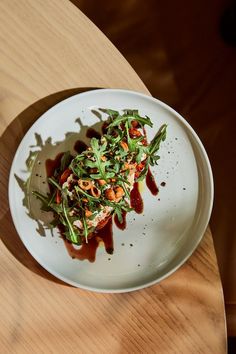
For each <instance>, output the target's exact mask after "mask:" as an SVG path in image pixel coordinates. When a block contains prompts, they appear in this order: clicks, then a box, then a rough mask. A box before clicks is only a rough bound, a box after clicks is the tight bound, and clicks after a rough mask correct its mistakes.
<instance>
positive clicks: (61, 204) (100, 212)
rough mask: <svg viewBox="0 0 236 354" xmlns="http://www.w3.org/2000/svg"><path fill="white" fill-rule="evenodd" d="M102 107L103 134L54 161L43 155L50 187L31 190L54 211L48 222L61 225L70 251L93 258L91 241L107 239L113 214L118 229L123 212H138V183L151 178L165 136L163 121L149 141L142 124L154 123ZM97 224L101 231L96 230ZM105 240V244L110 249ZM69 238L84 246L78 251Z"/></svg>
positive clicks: (139, 210)
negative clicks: (42, 191)
mask: <svg viewBox="0 0 236 354" xmlns="http://www.w3.org/2000/svg"><path fill="white" fill-rule="evenodd" d="M103 111H105V112H106V113H108V115H109V117H108V120H107V121H105V122H104V123H103V126H102V130H103V135H102V136H101V137H99V139H98V138H96V137H92V139H91V141H90V146H89V147H85V146H84V147H83V149H82V151H81V152H80V153H79V154H77V155H76V156H75V157H73V156H72V155H71V153H70V151H67V152H65V153H63V154H60V155H59V158H58V157H57V158H56V160H55V161H54V163H53V164H52V163H51V162H50V161H48V160H46V168H47V171H48V182H49V184H50V185H49V187H50V191H49V193H48V194H47V195H43V194H41V193H40V192H38V191H33V194H34V195H35V196H36V197H37V198H38V199H40V200H41V202H42V209H43V210H44V211H52V212H53V214H54V219H53V221H52V224H53V225H54V226H56V225H57V226H58V227H59V230H60V232H61V234H62V236H63V237H64V239H65V240H66V241H67V243H66V245H67V248H68V250H69V253H70V254H71V256H72V257H73V258H78V259H80V260H83V259H86V258H87V259H88V260H89V261H95V251H96V248H97V247H94V246H95V245H96V246H98V245H99V241H103V242H104V240H106V239H107V230H104V228H105V226H106V225H107V223H110V222H111V220H110V219H111V217H112V216H113V215H114V217H115V220H116V224H117V226H118V227H120V228H122V226H123V225H124V224H125V218H126V213H127V212H129V211H132V210H135V211H136V212H137V213H140V212H142V205H140V200H141V196H140V193H139V190H138V182H139V181H143V180H144V178H145V177H146V176H147V174H149V176H150V178H152V179H153V183H155V182H154V177H153V176H151V172H150V169H149V165H151V166H154V165H155V164H156V163H157V161H158V160H159V155H157V152H158V150H159V147H160V144H161V142H162V141H164V140H165V138H166V125H165V124H164V125H163V126H162V127H161V128H160V129H159V130H158V132H157V134H156V135H155V137H154V138H153V140H152V141H151V143H150V144H148V142H147V137H146V132H145V125H148V126H150V127H152V126H153V124H152V122H151V120H150V118H149V117H141V116H140V115H139V114H138V111H132V110H124V112H123V113H121V114H120V113H119V112H117V111H112V110H107V111H106V110H103ZM95 135H96V136H97V137H98V136H99V133H98V132H96V133H95ZM156 191H157V187H156ZM154 193H155V191H154ZM101 229H103V231H104V234H103V232H100V233H98V231H99V230H101ZM92 238H95V240H93V241H91V239H92ZM108 239H109V242H108V243H107V242H105V248H106V251H107V253H110V254H112V253H113V247H112V243H111V240H110V237H108ZM68 241H69V243H68ZM71 243H73V244H76V245H84V246H83V247H81V248H80V249H78V250H76V249H75V248H73V246H72V245H71Z"/></svg>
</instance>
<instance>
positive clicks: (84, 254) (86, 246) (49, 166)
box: [46, 123, 159, 262]
mask: <svg viewBox="0 0 236 354" xmlns="http://www.w3.org/2000/svg"><path fill="white" fill-rule="evenodd" d="M102 131H103V132H105V131H106V123H104V125H103V127H102ZM86 136H87V137H88V138H93V137H95V138H97V139H100V137H101V134H100V133H99V132H97V131H96V130H94V129H93V128H89V129H88V130H87V133H86ZM87 147H88V146H87V144H85V143H84V142H83V141H81V140H78V141H76V143H75V144H74V150H75V151H76V152H77V153H81V152H83V151H84V150H85V149H86V148H87ZM62 156H63V153H60V154H58V155H57V156H56V158H55V159H54V160H52V159H47V160H46V171H47V177H52V176H53V175H54V172H55V170H56V169H57V168H59V167H60V163H61V158H62ZM146 185H147V187H148V189H149V190H150V192H151V193H152V194H153V195H157V194H158V191H159V190H158V187H157V185H156V182H155V180H154V177H153V175H152V173H151V171H150V169H148V172H147V176H146ZM49 187H50V185H49ZM130 205H131V207H132V208H133V209H134V211H135V212H136V213H138V214H142V212H143V200H142V196H141V194H140V191H139V188H138V182H135V183H134V186H133V189H132V191H131V193H130ZM126 214H127V213H126V212H125V211H123V213H122V219H123V220H122V222H119V220H118V218H117V216H116V215H115V217H114V222H115V224H116V226H117V227H118V228H119V229H121V230H125V229H126V226H127V223H126ZM58 229H59V231H60V233H61V235H62V237H63V240H64V243H65V246H66V249H67V251H68V253H69V255H70V256H71V257H72V258H73V259H74V258H76V259H79V260H85V259H87V260H88V261H89V262H94V261H95V259H96V251H97V248H98V247H99V243H101V242H103V243H104V247H105V249H106V252H107V253H108V254H113V251H114V248H113V230H112V217H110V218H109V220H108V221H107V222H106V223H105V226H104V227H102V228H101V229H98V230H96V232H94V233H93V234H91V235H90V236H89V242H88V243H83V244H82V245H81V246H79V248H78V246H75V245H73V243H71V242H70V241H68V240H67V239H66V237H65V236H64V232H65V229H64V226H63V225H59V227H58Z"/></svg>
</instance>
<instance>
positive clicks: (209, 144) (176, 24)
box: [71, 0, 236, 336]
mask: <svg viewBox="0 0 236 354" xmlns="http://www.w3.org/2000/svg"><path fill="white" fill-rule="evenodd" d="M71 1H72V2H73V3H74V4H75V5H76V6H77V7H79V8H80V9H81V10H82V11H83V12H84V13H85V14H86V15H87V16H88V17H89V18H90V19H91V20H92V21H93V22H94V23H95V24H96V25H97V26H98V27H99V28H100V29H101V30H102V31H103V32H104V33H105V34H106V36H107V37H108V38H109V39H110V40H111V41H112V42H113V44H114V45H115V46H116V47H117V48H118V49H119V50H120V52H121V53H122V54H123V55H124V57H125V58H126V59H127V60H128V61H129V63H130V64H131V65H132V67H133V68H134V69H135V70H136V72H137V73H138V75H139V76H140V77H141V79H142V80H143V82H144V83H145V85H146V86H147V88H148V89H149V91H150V92H151V94H152V95H153V96H155V97H157V98H159V99H161V100H162V101H164V102H166V103H167V104H169V105H170V106H172V107H173V108H175V109H176V110H177V111H178V112H179V113H181V114H182V115H183V116H184V117H185V118H186V119H187V120H188V121H189V123H190V124H191V125H192V126H193V128H194V129H195V130H196V132H197V133H198V135H199V136H200V138H201V140H202V142H203V144H204V145H205V147H206V150H207V153H208V155H209V158H210V161H211V164H212V168H213V174H214V180H215V202H214V208H213V213H212V218H211V222H210V225H211V230H212V234H213V238H214V244H215V248H216V253H217V258H218V262H219V267H220V273H221V277H222V283H223V287H224V295H225V302H226V311H227V317H228V332H229V334H230V335H234V336H235V335H236V222H235V221H236V212H235V199H236V198H235V197H236V186H235V183H236V178H235V177H236V174H235V164H236V149H235V140H236V123H235V120H236V108H235V107H236V47H235V46H234V45H236V41H235V40H234V39H235V38H234V34H235V32H234V31H236V10H235V8H236V6H235V2H234V3H232V2H230V1H224V0H208V1H203V0H198V1H194V0H190V1H185V0H173V1H168V0H165V1H164V0H156V1H155V0H145V1H143V0H142V1H141V0H127V1H115V0H114V1H112V0H110V1H105V0H98V1H96V0H71ZM234 11H235V13H234Z"/></svg>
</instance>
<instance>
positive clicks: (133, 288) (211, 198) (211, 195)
mask: <svg viewBox="0 0 236 354" xmlns="http://www.w3.org/2000/svg"><path fill="white" fill-rule="evenodd" d="M94 92H101V93H102V92H104V93H106V92H112V93H122V94H130V95H133V96H139V97H142V98H144V99H147V100H150V101H152V102H154V103H157V104H158V105H159V106H161V107H163V108H164V109H165V110H167V111H169V112H171V113H172V114H173V115H174V116H175V117H177V118H178V120H180V121H181V123H182V124H183V125H184V126H185V128H186V129H187V131H190V133H191V134H192V136H193V138H194V141H195V143H196V144H197V146H198V147H199V149H200V153H201V156H202V158H203V160H204V162H205V164H206V167H207V168H206V171H207V177H208V179H209V186H210V190H209V198H208V202H209V208H208V211H207V214H206V215H205V220H206V222H205V223H204V227H202V229H203V231H202V232H201V235H200V236H199V238H198V239H197V240H196V242H195V244H194V247H192V249H191V250H190V251H189V252H187V254H186V255H185V257H183V259H182V260H181V261H180V262H178V264H177V265H176V266H174V267H173V268H171V269H170V270H169V271H168V272H167V273H165V274H164V275H162V276H160V277H158V278H157V279H154V280H152V281H148V282H145V283H143V284H142V285H137V286H131V287H125V288H118V289H117V288H114V289H112V288H109V289H108V288H107V289H105V288H98V287H92V286H86V285H83V284H80V283H78V282H76V281H73V280H70V279H69V280H68V279H67V278H66V277H64V276H63V275H61V274H58V273H57V272H56V271H54V270H51V269H50V267H47V265H46V266H45V265H44V264H43V262H41V261H40V260H39V259H38V257H37V254H34V252H32V251H31V250H30V247H28V246H27V245H26V244H25V242H24V240H23V238H22V237H21V234H20V232H19V229H18V226H17V224H16V222H15V220H14V217H15V216H14V207H13V205H14V203H13V195H12V190H11V185H12V183H13V178H14V173H13V170H14V167H15V164H16V161H17V158H18V155H19V152H20V150H21V145H22V144H23V140H24V139H25V138H26V136H28V135H30V134H31V132H32V131H33V130H34V127H35V125H36V124H37V123H38V122H39V121H40V120H42V119H45V115H46V114H48V113H49V112H50V111H52V110H54V109H55V108H56V107H58V106H59V105H61V104H65V103H67V102H69V101H71V100H73V99H74V98H75V97H78V96H79V97H81V96H89V95H91V94H93V93H94ZM189 141H190V140H189ZM196 163H197V161H196ZM8 201H9V209H10V213H11V218H12V221H13V224H14V226H15V229H16V231H17V234H18V236H19V238H20V240H21V242H22V243H23V245H24V247H26V249H27V250H28V252H29V253H30V254H31V255H32V256H33V258H34V259H35V260H36V261H37V262H38V263H39V264H40V265H41V266H42V267H43V268H44V269H46V270H47V271H48V272H49V273H50V274H52V275H53V276H55V277H56V278H57V279H60V280H62V281H63V282H64V283H66V284H70V285H72V286H74V287H76V288H80V289H83V290H89V291H93V292H98V293H125V292H132V291H136V290H141V289H145V288H147V287H150V286H152V285H155V284H158V283H160V282H161V281H162V280H164V279H166V278H167V277H169V276H170V275H172V274H173V273H174V272H175V271H176V270H178V269H179V268H180V267H181V266H182V265H183V264H184V263H185V262H186V261H187V260H188V259H189V258H190V257H191V255H192V254H193V253H194V252H195V250H196V249H197V247H198V246H199V244H200V242H201V241H202V239H203V237H204V234H205V232H206V229H207V227H208V225H209V220H210V216H211V213H212V208H213V201H214V180H213V173H212V168H211V164H210V161H209V157H208V155H207V152H206V149H205V147H204V145H203V143H202V141H201V139H200V138H199V136H198V135H197V133H196V132H195V130H194V129H193V127H192V126H191V125H190V123H189V122H188V121H187V120H186V119H185V118H184V117H183V116H182V115H180V113H178V112H177V111H176V110H174V109H173V108H172V107H170V106H169V105H167V104H166V103H164V102H163V101H161V100H159V99H157V98H155V97H152V96H149V95H147V94H143V93H141V92H137V91H133V90H127V89H116V88H102V89H93V90H89V91H86V92H82V93H76V94H73V95H71V96H70V97H68V98H66V99H63V100H61V101H59V102H57V103H56V104H55V105H53V106H52V107H50V108H49V109H48V110H46V111H45V112H44V113H43V114H41V115H40V117H38V118H37V119H36V121H35V122H34V123H33V124H32V125H31V127H30V128H29V129H28V130H27V132H26V133H25V134H24V136H23V137H22V139H21V141H20V143H19V145H18V147H17V150H16V152H15V155H14V158H13V160H12V164H11V168H10V172H9V182H8Z"/></svg>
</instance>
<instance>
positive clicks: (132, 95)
mask: <svg viewBox="0 0 236 354" xmlns="http://www.w3.org/2000/svg"><path fill="white" fill-rule="evenodd" d="M108 103H109V104H108ZM101 107H102V108H103V109H101ZM104 108H106V109H104ZM107 108H109V109H107ZM149 117H150V118H149ZM166 127H167V134H166ZM165 137H166V139H165ZM159 156H160V157H161V158H160V159H159ZM48 182H49V184H48ZM212 201H213V180H212V173H211V168H210V164H209V161H208V158H207V155H206V152H205V150H204V148H203V146H202V144H201V142H200V140H199V138H198V137H197V135H196V133H195V132H194V131H193V129H192V128H191V127H190V126H189V124H188V123H187V122H186V121H185V120H184V119H183V118H182V117H181V116H180V115H179V114H178V113H176V112H175V111H174V110H173V109H171V108H170V107H168V106H167V105H165V104H164V103H162V102H160V101H158V100H156V99H154V98H152V97H148V96H145V95H142V94H140V93H137V92H132V91H125V90H115V89H114V90H113V89H102V90H94V91H89V92H86V93H82V94H78V95H75V96H72V97H70V98H68V99H66V100H64V101H62V102H60V103H58V104H57V105H55V106H54V107H52V108H51V109H50V110H49V111H47V112H45V113H44V114H43V115H42V116H41V117H40V118H39V119H38V120H37V121H36V122H35V123H34V124H33V126H32V127H31V128H30V130H29V131H28V132H27V133H26V135H25V136H24V138H23V139H22V142H21V144H20V146H19V148H18V150H17V152H16V155H15V158H14V160H13V163H12V168H11V172H10V178H9V203H10V210H11V214H12V218H13V221H14V224H15V227H16V230H17V232H18V234H19V236H20V238H21V240H22V242H23V243H24V245H25V246H26V248H27V249H28V250H29V252H30V253H31V254H32V255H33V257H34V258H35V259H36V260H37V261H38V262H39V263H40V264H41V265H42V266H43V267H44V268H45V269H47V270H48V271H49V272H50V273H51V274H53V275H55V276H56V277H58V278H59V279H61V280H63V281H65V282H67V283H69V284H71V285H74V286H78V287H81V288H84V289H88V290H95V291H102V292H125V291H132V290H137V289H141V288H143V287H146V286H149V285H152V284H155V283H157V282H158V281H160V280H162V279H164V278H165V277H166V276H168V275H170V274H171V273H173V272H174V271H175V270H176V269H178V268H179V267H180V265H182V264H183V263H184V262H185V261H186V260H187V259H188V257H189V256H190V255H191V254H192V252H193V251H194V249H195V248H196V247H197V245H198V243H199V242H200V240H201V238H202V236H203V234H204V231H205V229H206V227H207V225H208V221H209V217H210V213H211V208H212ZM65 246H66V247H65ZM68 253H69V255H70V256H69V255H68ZM74 258H76V259H74ZM77 258H78V259H77Z"/></svg>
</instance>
